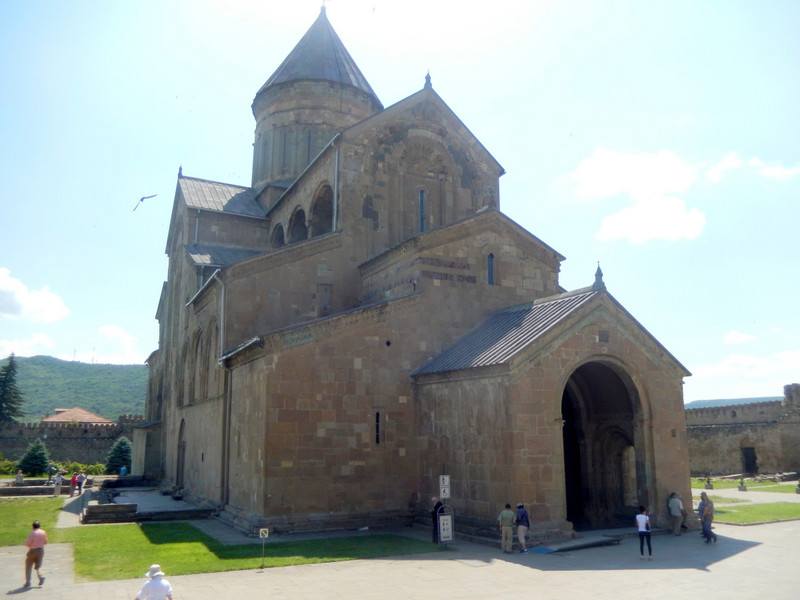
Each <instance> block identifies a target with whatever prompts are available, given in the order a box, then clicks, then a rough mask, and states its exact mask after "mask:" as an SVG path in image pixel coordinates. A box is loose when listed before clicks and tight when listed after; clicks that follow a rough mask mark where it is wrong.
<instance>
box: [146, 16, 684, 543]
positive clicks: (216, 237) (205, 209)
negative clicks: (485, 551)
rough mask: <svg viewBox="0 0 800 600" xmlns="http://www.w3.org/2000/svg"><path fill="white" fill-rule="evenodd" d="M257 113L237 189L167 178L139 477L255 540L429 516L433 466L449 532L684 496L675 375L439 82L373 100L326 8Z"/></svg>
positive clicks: (268, 86)
mask: <svg viewBox="0 0 800 600" xmlns="http://www.w3.org/2000/svg"><path fill="white" fill-rule="evenodd" d="M252 109H253V115H254V117H255V120H256V127H255V143H254V154H253V172H252V185H251V186H250V187H242V186H236V185H229V184H225V183H219V182H213V181H207V180H204V179H198V178H193V177H187V176H185V175H183V174H182V173H179V175H178V182H177V189H176V192H175V202H174V207H173V212H172V218H171V223H170V228H169V234H168V238H167V248H166V252H167V254H168V256H169V270H168V279H167V281H166V282H165V283H164V286H163V288H162V292H161V298H160V300H159V304H158V310H157V315H156V316H157V319H158V321H159V324H160V339H159V348H158V350H157V351H155V352H154V353H153V354H152V355H151V356H150V358H149V359H148V365H149V368H150V382H149V388H148V400H147V409H146V410H147V414H146V417H147V420H148V424H147V426H145V427H142V428H141V429H140V430H139V431H138V432H137V435H136V437H135V439H134V452H135V459H134V467H133V471H134V474H143V475H148V476H155V477H158V478H161V479H163V480H164V481H165V482H166V483H167V484H168V485H169V486H171V487H173V488H174V489H180V490H182V493H183V494H185V495H187V496H188V497H191V498H194V499H196V500H198V501H203V502H207V503H213V504H215V505H217V506H218V507H219V508H220V510H221V513H222V514H223V515H224V516H226V517H227V518H229V519H230V520H231V521H233V522H235V523H237V524H238V525H239V526H240V527H242V528H243V529H247V530H251V531H252V530H253V529H254V528H256V527H271V528H272V529H273V530H274V531H278V532H279V531H287V530H297V529H302V528H306V529H307V528H321V527H337V526H343V525H344V524H351V523H358V524H363V525H368V524H373V523H379V522H382V523H386V522H387V520H389V519H392V518H398V519H401V518H406V517H407V516H408V515H409V514H412V515H413V514H415V513H417V514H422V513H423V512H424V511H425V510H427V509H428V508H429V501H430V498H431V496H433V495H438V493H439V477H438V476H439V475H441V474H447V475H449V476H450V482H451V489H450V496H451V497H450V498H449V499H448V500H447V504H448V505H449V506H450V508H451V509H452V511H453V512H454V514H455V515H456V528H458V522H459V519H464V520H470V521H473V522H475V523H488V522H491V521H493V520H494V518H495V517H496V514H497V512H498V511H499V510H500V508H501V507H502V506H503V505H504V504H505V503H506V502H523V503H525V504H526V506H527V507H528V508H529V509H530V513H531V516H532V521H533V522H532V529H533V530H534V531H545V530H552V529H556V530H558V531H562V532H563V531H569V530H571V529H572V527H573V526H578V525H582V526H601V525H605V524H609V523H612V522H613V521H614V519H615V518H617V517H619V516H620V515H628V514H633V512H631V511H634V512H635V508H636V507H637V506H638V505H640V504H644V505H646V506H648V507H649V508H650V510H651V511H653V512H654V513H659V511H663V508H664V504H665V503H664V502H663V499H664V498H665V497H666V495H668V494H669V492H671V491H679V492H681V493H683V495H684V497H689V457H688V452H687V440H686V427H685V422H684V410H683V393H682V382H683V377H685V376H687V375H689V373H688V372H687V370H686V369H685V368H684V367H683V366H682V365H681V364H680V363H679V362H678V361H677V360H676V359H675V358H674V357H672V356H671V355H670V354H669V352H668V351H667V350H666V349H665V348H663V347H662V346H661V344H659V342H658V341H657V340H656V339H654V338H653V337H652V336H651V335H650V334H649V333H648V332H647V330H646V329H644V328H643V327H642V326H641V325H640V324H639V323H638V322H637V321H636V320H635V319H634V318H633V317H632V316H631V315H630V314H629V313H628V312H627V311H626V310H625V309H624V308H623V307H622V306H621V305H620V304H619V303H618V302H617V301H616V300H615V299H614V298H613V297H612V296H611V295H610V294H609V293H608V291H607V290H606V288H605V284H604V283H603V280H602V273H601V272H600V271H599V268H598V272H597V273H596V274H595V280H594V282H593V283H592V285H590V286H588V287H586V288H582V289H579V290H572V291H567V290H565V289H563V288H562V287H561V286H560V285H559V269H560V263H561V261H563V260H564V257H563V256H561V255H560V254H559V253H558V252H557V251H556V250H554V249H553V248H551V247H550V246H548V245H547V244H545V243H544V242H542V241H541V240H540V239H538V238H537V237H535V236H534V235H532V234H531V233H530V232H528V231H526V230H525V229H523V228H522V227H520V226H519V225H517V224H516V223H515V222H514V221H512V220H511V219H509V218H508V217H507V216H506V215H504V214H503V213H502V212H501V210H500V198H499V178H500V176H502V175H503V173H504V171H503V168H502V167H501V166H500V164H498V162H497V161H496V160H495V159H494V158H493V157H492V155H491V154H490V153H489V152H488V151H487V149H486V148H484V146H483V145H482V144H481V143H480V141H479V140H477V139H476V138H475V137H474V136H473V135H472V133H471V132H470V131H469V129H468V128H467V127H466V126H465V125H464V123H462V122H461V120H460V119H459V118H458V117H457V116H456V115H455V114H454V113H453V112H452V111H451V110H450V108H449V107H448V106H447V104H446V103H445V102H444V101H443V100H442V98H441V97H440V96H439V95H438V94H437V93H436V92H435V91H434V89H433V87H432V85H431V83H430V79H429V78H426V82H425V85H424V87H423V88H422V89H421V90H419V91H418V92H416V93H414V94H412V95H410V96H408V97H407V98H405V99H404V100H401V101H400V102H397V103H396V104H394V105H392V106H389V107H383V105H382V104H381V102H380V100H379V99H378V97H377V96H376V94H375V92H374V91H373V90H372V88H371V87H370V85H369V83H368V82H367V80H366V79H365V77H364V76H363V74H362V73H361V71H360V70H359V69H358V67H357V65H356V64H355V62H354V61H353V59H352V57H351V56H350V54H349V53H348V52H347V50H346V49H345V47H344V45H343V44H342V42H341V41H340V39H339V38H338V36H337V35H336V33H335V31H334V30H333V28H332V26H331V25H330V22H329V21H328V19H327V16H326V14H325V9H324V8H323V9H322V11H321V13H320V15H319V18H318V19H317V20H316V21H315V22H314V23H313V25H312V26H311V28H310V29H309V30H308V32H307V33H306V35H305V36H304V37H303V38H302V39H301V40H300V42H299V43H298V44H297V46H296V47H295V48H294V50H292V52H291V53H290V54H289V55H288V56H287V57H286V59H285V60H284V61H283V63H281V64H280V66H279V67H278V68H277V70H276V71H275V72H274V74H273V75H272V76H271V77H270V78H269V79H268V80H267V82H266V83H265V84H264V85H263V86H262V88H261V89H260V90H259V91H258V93H257V94H256V97H255V100H254V102H253V105H252ZM587 279H589V278H587ZM587 283H591V281H587Z"/></svg>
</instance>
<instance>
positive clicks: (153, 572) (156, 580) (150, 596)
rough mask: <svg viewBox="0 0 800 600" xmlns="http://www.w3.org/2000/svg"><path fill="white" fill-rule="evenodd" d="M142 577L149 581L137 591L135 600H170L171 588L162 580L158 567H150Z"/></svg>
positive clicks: (162, 574)
mask: <svg viewBox="0 0 800 600" xmlns="http://www.w3.org/2000/svg"><path fill="white" fill-rule="evenodd" d="M144 576H145V577H149V578H150V579H149V580H148V581H147V583H145V584H144V585H143V586H142V589H141V590H139V593H138V594H137V595H136V600H165V599H166V600H172V586H171V585H170V584H169V581H167V580H166V579H165V578H164V573H163V572H162V571H161V566H160V565H150V570H149V571H148V572H147V573H145V574H144Z"/></svg>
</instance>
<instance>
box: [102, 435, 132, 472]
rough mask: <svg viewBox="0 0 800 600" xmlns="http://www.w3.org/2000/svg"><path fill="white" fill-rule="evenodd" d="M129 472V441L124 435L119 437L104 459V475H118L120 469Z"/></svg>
mask: <svg viewBox="0 0 800 600" xmlns="http://www.w3.org/2000/svg"><path fill="white" fill-rule="evenodd" d="M123 466H124V467H125V468H127V469H128V472H129V473H130V471H131V441H130V440H129V439H128V438H126V437H125V436H124V435H123V436H122V437H120V438H119V439H118V440H117V441H116V442H114V445H113V446H111V449H110V450H109V451H108V457H107V458H106V473H108V474H109V475H113V474H115V473H119V470H120V469H121V468H122V467H123Z"/></svg>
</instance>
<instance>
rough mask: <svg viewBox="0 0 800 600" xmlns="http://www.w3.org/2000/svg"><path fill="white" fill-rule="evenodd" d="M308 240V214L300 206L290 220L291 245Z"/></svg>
mask: <svg viewBox="0 0 800 600" xmlns="http://www.w3.org/2000/svg"><path fill="white" fill-rule="evenodd" d="M307 239H308V225H307V224H306V212H305V211H304V210H303V209H302V208H300V207H299V206H298V207H297V208H295V210H294V213H292V217H291V219H289V240H288V242H289V243H290V244H294V243H295V242H302V241H304V240H307Z"/></svg>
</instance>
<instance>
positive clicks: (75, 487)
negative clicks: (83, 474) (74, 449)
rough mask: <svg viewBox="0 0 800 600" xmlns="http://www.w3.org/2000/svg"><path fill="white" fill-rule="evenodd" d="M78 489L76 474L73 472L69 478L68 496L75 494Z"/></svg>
mask: <svg viewBox="0 0 800 600" xmlns="http://www.w3.org/2000/svg"><path fill="white" fill-rule="evenodd" d="M77 490H78V474H77V473H73V474H72V479H70V480H69V497H70V498H72V496H73V495H75V492H76V491H77Z"/></svg>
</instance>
